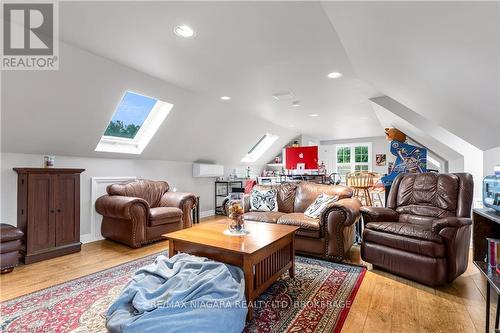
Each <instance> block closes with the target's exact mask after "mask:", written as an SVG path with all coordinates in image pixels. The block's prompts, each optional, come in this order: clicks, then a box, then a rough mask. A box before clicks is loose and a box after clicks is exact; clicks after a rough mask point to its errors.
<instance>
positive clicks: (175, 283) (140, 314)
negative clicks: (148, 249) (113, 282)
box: [106, 253, 247, 333]
mask: <svg viewBox="0 0 500 333" xmlns="http://www.w3.org/2000/svg"><path fill="white" fill-rule="evenodd" d="M245 305H246V304H245V279H244V275H243V271H242V270H241V269H240V268H238V267H234V266H231V265H225V264H222V263H219V262H215V261H212V260H209V259H207V258H201V257H195V256H192V255H188V254H184V253H181V254H177V255H175V256H173V257H172V258H170V259H169V258H167V257H165V256H163V255H161V256H159V257H158V258H156V260H155V261H154V263H152V264H150V265H148V266H145V267H143V268H141V269H139V270H138V271H137V272H135V274H134V276H133V278H132V280H131V281H130V282H129V283H128V284H127V285H126V286H125V288H124V290H123V291H122V294H121V295H120V296H119V297H118V299H117V300H116V301H115V302H114V303H113V304H112V305H111V307H110V308H109V309H108V312H107V314H106V327H107V328H108V330H109V331H110V332H113V333H115V332H116V333H118V332H123V333H139V332H140V333H146V332H154V333H159V332H238V333H239V332H241V331H242V330H243V328H244V326H245V318H246V314H247V308H246V306H245Z"/></svg>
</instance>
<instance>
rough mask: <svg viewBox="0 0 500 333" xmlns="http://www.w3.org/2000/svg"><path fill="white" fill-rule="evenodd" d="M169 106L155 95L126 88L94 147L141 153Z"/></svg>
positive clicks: (165, 115)
mask: <svg viewBox="0 0 500 333" xmlns="http://www.w3.org/2000/svg"><path fill="white" fill-rule="evenodd" d="M172 107H173V105H172V104H170V103H166V102H162V101H160V100H158V99H155V98H151V97H147V96H143V95H140V94H136V93H132V92H130V91H127V92H125V94H124V95H123V98H122V99H121V101H120V103H119V104H118V107H117V108H116V111H115V113H114V114H113V118H111V121H110V122H109V124H108V126H107V127H106V130H105V131H104V135H103V136H102V137H101V140H100V141H99V143H98V144H97V147H96V149H95V150H96V151H105V152H113V153H126V154H141V153H142V151H143V150H144V148H146V146H147V145H148V143H149V141H150V140H151V138H152V137H153V135H154V134H155V133H156V131H157V130H158V128H159V127H160V125H161V123H162V122H163V121H164V120H165V118H166V117H167V115H168V113H169V112H170V110H171V109H172Z"/></svg>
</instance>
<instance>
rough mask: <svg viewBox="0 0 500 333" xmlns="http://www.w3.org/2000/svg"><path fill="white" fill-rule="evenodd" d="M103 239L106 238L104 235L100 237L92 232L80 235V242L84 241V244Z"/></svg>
mask: <svg viewBox="0 0 500 333" xmlns="http://www.w3.org/2000/svg"><path fill="white" fill-rule="evenodd" d="M101 239H104V238H102V237H100V238H98V237H95V236H94V235H92V234H85V235H80V242H82V243H83V244H87V243H92V242H95V241H98V240H101Z"/></svg>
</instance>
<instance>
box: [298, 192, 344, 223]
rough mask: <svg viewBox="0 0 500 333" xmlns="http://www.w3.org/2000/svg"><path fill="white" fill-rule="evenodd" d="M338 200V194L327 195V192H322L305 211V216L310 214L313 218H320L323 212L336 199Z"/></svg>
mask: <svg viewBox="0 0 500 333" xmlns="http://www.w3.org/2000/svg"><path fill="white" fill-rule="evenodd" d="M337 200H338V196H336V195H327V194H325V193H321V194H320V195H318V197H317V198H316V200H314V202H313V203H312V204H311V205H310V206H309V207H307V209H306V211H305V212H304V215H305V216H309V217H311V218H313V219H319V217H320V216H321V214H323V212H324V211H325V210H326V209H327V208H328V207H329V206H330V205H331V204H332V203H334V202H335V201H337Z"/></svg>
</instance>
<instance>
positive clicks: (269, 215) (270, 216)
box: [243, 212, 285, 223]
mask: <svg viewBox="0 0 500 333" xmlns="http://www.w3.org/2000/svg"><path fill="white" fill-rule="evenodd" d="M282 215H285V213H281V212H248V213H245V214H243V219H245V221H256V222H265V223H276V222H277V221H278V219H279V218H280V217H281V216H282Z"/></svg>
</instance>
